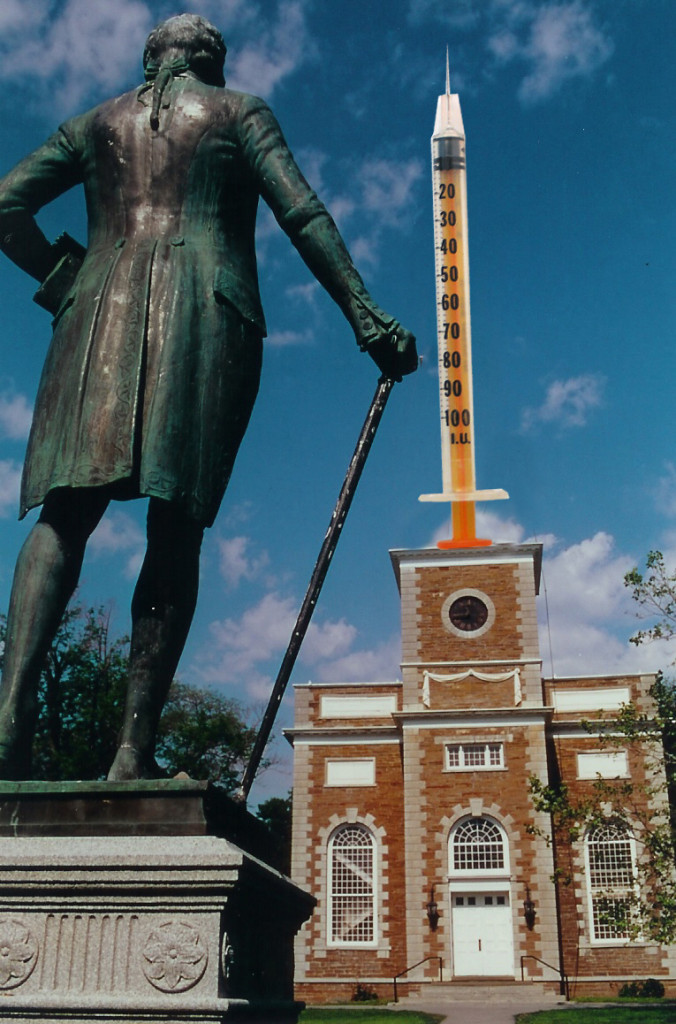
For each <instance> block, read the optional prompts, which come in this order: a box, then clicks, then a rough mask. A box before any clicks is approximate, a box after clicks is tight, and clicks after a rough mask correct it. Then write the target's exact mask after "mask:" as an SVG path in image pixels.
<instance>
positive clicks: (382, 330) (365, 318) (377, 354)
mask: <svg viewBox="0 0 676 1024" xmlns="http://www.w3.org/2000/svg"><path fill="white" fill-rule="evenodd" d="M355 335H356V337H357V344H358V345H359V348H360V349H361V350H362V352H368V354H369V355H370V356H371V359H373V361H374V363H375V364H376V366H377V367H378V369H379V370H380V372H381V373H382V374H383V375H384V376H385V377H389V378H390V379H391V380H401V378H402V377H403V376H404V375H405V374H407V373H413V371H414V370H417V368H418V352H417V349H416V347H415V336H414V335H413V334H411V332H410V331H407V330H406V328H405V327H402V325H401V324H400V323H399V321H398V320H395V319H394V317H392V316H389V315H388V314H387V313H384V312H383V311H382V310H381V309H378V307H377V306H366V305H365V304H362V303H359V306H358V314H357V318H356V325H355Z"/></svg>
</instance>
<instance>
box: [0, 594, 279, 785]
mask: <svg viewBox="0 0 676 1024" xmlns="http://www.w3.org/2000/svg"><path fill="white" fill-rule="evenodd" d="M5 632H6V619H5V616H0V652H2V651H4V639H5ZM128 650H129V640H128V638H127V637H125V636H122V637H113V636H112V635H111V630H110V615H109V613H108V612H107V611H106V610H105V609H103V608H97V609H94V608H89V609H87V610H84V609H83V608H82V607H81V606H79V605H75V606H73V607H71V608H69V609H68V611H67V612H66V614H65V616H64V619H63V622H62V623H61V626H60V627H59V630H58V632H57V634H56V637H55V639H54V642H53V644H52V646H51V647H50V650H49V652H48V655H47V659H46V662H45V667H44V669H43V672H42V676H41V679H40V686H39V690H38V707H39V720H38V726H37V729H36V734H35V743H34V747H33V769H34V777H36V778H40V779H46V780H49V781H59V780H68V779H105V777H106V774H107V772H108V769H109V767H110V765H111V764H112V762H113V758H114V756H115V751H116V749H117V743H118V735H119V731H120V726H121V722H122V711H123V708H124V698H125V691H126V684H127V658H128ZM1 665H2V654H1V653H0V667H1ZM255 734H256V730H255V727H254V726H253V725H251V724H249V723H247V721H246V714H245V711H244V709H243V708H242V707H241V706H240V705H239V704H238V703H237V702H236V701H233V700H228V699H226V698H225V697H222V696H220V695H219V694H216V693H214V692H213V691H211V690H206V689H200V688H198V687H194V686H190V685H188V684H186V683H180V682H178V681H175V682H174V683H173V684H172V687H171V690H170V693H169V697H168V700H167V702H166V704H165V708H164V713H163V715H162V719H161V722H160V730H159V739H158V745H157V760H158V764H159V765H160V767H161V768H162V769H163V770H165V771H166V773H167V775H169V776H172V775H176V774H177V773H178V772H185V773H186V774H187V775H189V776H191V777H192V778H195V779H208V780H210V781H213V782H217V783H219V784H220V785H222V786H224V787H225V788H226V789H231V788H234V786H235V785H236V784H237V783H238V782H239V780H240V778H241V775H242V773H243V770H244V766H245V764H246V761H247V759H248V756H249V753H250V752H251V749H252V746H253V742H254V739H255ZM269 764H270V762H269V761H266V762H263V764H262V767H261V770H264V769H265V768H266V767H267V766H268V765H269Z"/></svg>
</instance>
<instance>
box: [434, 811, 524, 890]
mask: <svg viewBox="0 0 676 1024" xmlns="http://www.w3.org/2000/svg"><path fill="white" fill-rule="evenodd" d="M480 822H483V823H484V824H485V826H486V827H487V829H490V830H493V834H494V835H495V836H499V837H500V842H501V844H502V864H498V865H496V866H495V867H487V866H486V864H485V861H484V862H483V863H481V862H480V863H479V866H478V867H474V866H471V865H470V866H468V865H467V864H464V865H463V866H462V867H456V862H455V861H456V859H455V852H456V838H457V835H458V832H460V830H461V829H464V830H468V829H469V831H470V832H471V831H472V829H476V828H477V827H478V825H479V823H480ZM465 845H467V846H469V845H470V844H465ZM477 845H479V844H477ZM490 856H491V855H490V854H489V858H490ZM480 860H481V861H483V860H484V858H483V857H481V858H480ZM448 874H449V878H451V877H459V876H462V877H465V878H472V879H477V878H481V877H483V878H498V877H501V878H504V877H505V876H508V875H509V839H508V838H507V833H506V832H505V830H504V828H503V827H502V825H501V824H500V823H499V822H497V821H496V820H495V818H490V817H489V816H488V815H486V814H482V815H480V816H479V817H474V816H472V817H466V818H461V819H460V821H458V822H456V824H455V825H454V826H453V828H452V829H451V832H450V834H449V837H448Z"/></svg>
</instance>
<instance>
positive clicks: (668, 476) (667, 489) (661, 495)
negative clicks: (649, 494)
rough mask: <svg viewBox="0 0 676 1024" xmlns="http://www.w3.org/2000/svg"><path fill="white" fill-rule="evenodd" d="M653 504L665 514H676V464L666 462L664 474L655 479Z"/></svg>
mask: <svg viewBox="0 0 676 1024" xmlns="http://www.w3.org/2000/svg"><path fill="white" fill-rule="evenodd" d="M654 497H655V504H656V506H657V508H658V509H659V511H660V512H661V513H662V514H663V515H665V516H676V466H675V465H674V463H673V462H666V463H665V465H664V475H663V476H661V477H660V478H659V480H658V481H657V487H656V488H655V495H654Z"/></svg>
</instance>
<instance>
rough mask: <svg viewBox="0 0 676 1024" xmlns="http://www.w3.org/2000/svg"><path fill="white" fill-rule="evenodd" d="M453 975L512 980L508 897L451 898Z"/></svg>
mask: <svg viewBox="0 0 676 1024" xmlns="http://www.w3.org/2000/svg"><path fill="white" fill-rule="evenodd" d="M451 920H452V922H453V926H452V933H453V975H454V976H455V977H463V976H464V977H467V976H472V977H478V976H482V975H484V976H492V977H498V976H508V977H510V978H513V977H514V941H513V936H512V908H511V906H510V899H509V893H508V892H505V891H502V892H500V891H498V892H463V893H457V892H455V893H452V894H451Z"/></svg>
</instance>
